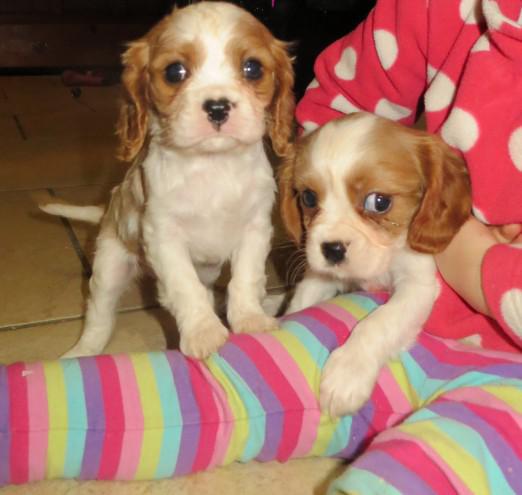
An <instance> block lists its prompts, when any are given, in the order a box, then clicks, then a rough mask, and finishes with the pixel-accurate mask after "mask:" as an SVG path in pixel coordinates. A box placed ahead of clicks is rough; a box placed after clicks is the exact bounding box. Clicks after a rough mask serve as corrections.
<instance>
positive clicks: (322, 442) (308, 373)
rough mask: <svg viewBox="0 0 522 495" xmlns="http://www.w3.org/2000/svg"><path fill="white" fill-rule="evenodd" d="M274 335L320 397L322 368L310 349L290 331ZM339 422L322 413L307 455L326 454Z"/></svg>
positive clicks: (315, 393) (311, 388)
mask: <svg viewBox="0 0 522 495" xmlns="http://www.w3.org/2000/svg"><path fill="white" fill-rule="evenodd" d="M272 336H273V337H275V338H277V339H278V340H279V342H280V343H281V344H282V345H283V346H284V348H285V349H286V351H287V352H288V354H290V356H291V357H292V359H293V360H294V362H295V363H296V364H297V366H298V367H299V369H300V371H301V373H302V374H303V376H304V377H305V379H306V382H307V384H308V386H309V387H310V390H311V391H312V392H313V393H314V395H315V396H316V397H318V396H319V383H320V379H321V370H320V369H319V367H318V366H317V362H316V361H315V360H314V359H313V358H312V357H311V356H310V354H309V352H308V349H307V348H306V347H305V346H304V345H303V344H302V343H301V341H300V340H299V339H298V338H297V337H296V336H295V335H293V334H292V333H290V332H274V333H272ZM338 422H339V420H334V421H332V419H331V418H330V417H329V416H328V415H326V414H322V415H321V419H320V421H319V428H318V434H317V438H316V439H315V442H314V445H313V447H312V449H311V450H310V452H309V453H308V454H307V455H309V456H311V457H315V456H320V455H322V454H324V452H325V450H326V449H327V448H328V446H329V445H330V442H331V440H332V437H333V435H334V433H335V428H336V426H337V423H338Z"/></svg>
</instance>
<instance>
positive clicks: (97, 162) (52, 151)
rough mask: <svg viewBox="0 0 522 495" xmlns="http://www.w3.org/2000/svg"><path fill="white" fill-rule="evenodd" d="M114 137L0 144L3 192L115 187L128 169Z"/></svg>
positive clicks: (0, 172)
mask: <svg viewBox="0 0 522 495" xmlns="http://www.w3.org/2000/svg"><path fill="white" fill-rule="evenodd" d="M115 149H116V138H115V137H114V136H112V135H106V136H105V135H103V136H102V135H100V136H95V137H85V136H81V135H76V136H70V137H69V138H67V139H63V140H62V139H60V138H59V136H58V137H38V138H33V139H28V140H27V141H23V142H21V143H16V145H15V143H13V141H12V140H10V141H7V142H4V141H0V161H1V166H0V191H12V190H27V189H38V188H44V187H63V186H76V185H86V184H107V183H115V182H117V181H119V180H121V178H122V177H123V175H124V173H125V170H126V166H125V165H124V164H122V163H120V162H118V161H117V160H116V158H115V157H114V154H115Z"/></svg>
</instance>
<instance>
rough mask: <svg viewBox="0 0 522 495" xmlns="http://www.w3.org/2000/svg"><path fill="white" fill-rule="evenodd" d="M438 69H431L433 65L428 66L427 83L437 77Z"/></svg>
mask: <svg viewBox="0 0 522 495" xmlns="http://www.w3.org/2000/svg"><path fill="white" fill-rule="evenodd" d="M437 72H438V69H436V68H435V67H433V65H430V64H428V70H427V76H428V82H431V81H432V79H433V78H434V77H435V76H436V75H437Z"/></svg>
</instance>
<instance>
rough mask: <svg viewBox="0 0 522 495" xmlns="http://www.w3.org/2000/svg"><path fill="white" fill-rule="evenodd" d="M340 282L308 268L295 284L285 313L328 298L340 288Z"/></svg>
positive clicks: (293, 311) (299, 309)
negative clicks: (301, 278)
mask: <svg viewBox="0 0 522 495" xmlns="http://www.w3.org/2000/svg"><path fill="white" fill-rule="evenodd" d="M342 285H343V284H342V283H341V282H337V281H335V280H333V279H331V278H329V277H325V276H323V275H320V274H318V273H314V272H312V271H310V270H308V271H307V272H306V273H305V276H304V277H303V280H301V282H299V284H297V287H296V289H295V293H294V296H293V297H292V300H291V301H290V304H289V305H288V309H287V310H286V313H287V314H288V313H295V312H297V311H301V310H302V309H304V308H307V307H308V306H312V305H313V304H316V303H318V302H321V301H324V300H326V299H329V298H330V297H333V296H335V294H336V293H337V292H338V291H339V290H342Z"/></svg>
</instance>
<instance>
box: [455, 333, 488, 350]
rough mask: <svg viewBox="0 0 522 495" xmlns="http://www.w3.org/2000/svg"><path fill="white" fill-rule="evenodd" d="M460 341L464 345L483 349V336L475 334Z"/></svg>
mask: <svg viewBox="0 0 522 495" xmlns="http://www.w3.org/2000/svg"><path fill="white" fill-rule="evenodd" d="M459 341H460V342H461V343H463V344H468V345H473V346H475V347H482V336H481V335H480V334H478V333H474V334H472V335H468V336H467V337H464V338H462V339H459Z"/></svg>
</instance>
